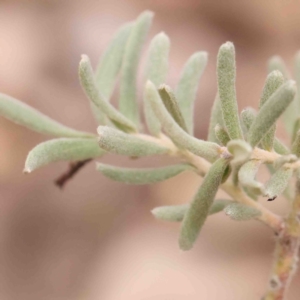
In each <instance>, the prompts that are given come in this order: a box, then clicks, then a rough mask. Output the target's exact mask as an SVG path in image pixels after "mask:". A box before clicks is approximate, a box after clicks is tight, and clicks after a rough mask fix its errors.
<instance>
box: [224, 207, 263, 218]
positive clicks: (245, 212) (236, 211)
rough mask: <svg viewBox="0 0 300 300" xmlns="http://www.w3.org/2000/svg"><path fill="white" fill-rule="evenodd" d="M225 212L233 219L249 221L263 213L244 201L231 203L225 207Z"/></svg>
mask: <svg viewBox="0 0 300 300" xmlns="http://www.w3.org/2000/svg"><path fill="white" fill-rule="evenodd" d="M224 212H225V214H226V215H227V216H229V217H230V218H231V219H232V220H236V221H248V220H251V219H255V218H258V217H259V216H260V215H261V212H260V211H259V210H258V209H256V208H254V207H250V206H247V205H245V204H242V203H231V204H229V205H228V206H226V207H225V209H224Z"/></svg>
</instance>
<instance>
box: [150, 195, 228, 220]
mask: <svg viewBox="0 0 300 300" xmlns="http://www.w3.org/2000/svg"><path fill="white" fill-rule="evenodd" d="M230 203H232V201H231V200H214V202H213V204H212V206H211V207H210V209H209V213H208V214H209V215H213V214H216V213H218V212H220V211H222V210H223V209H224V208H225V207H226V206H227V205H228V204H230ZM189 207H190V204H181V205H168V206H159V207H156V208H154V209H153V210H152V211H151V212H152V214H153V215H154V216H155V218H157V219H159V220H163V221H171V222H181V221H182V220H183V218H184V215H185V214H186V212H187V211H188V209H189Z"/></svg>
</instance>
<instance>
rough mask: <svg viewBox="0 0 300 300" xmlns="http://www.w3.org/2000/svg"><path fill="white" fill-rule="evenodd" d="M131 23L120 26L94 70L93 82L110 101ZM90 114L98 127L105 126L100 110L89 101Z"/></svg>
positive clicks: (104, 118) (105, 122) (105, 119)
mask: <svg viewBox="0 0 300 300" xmlns="http://www.w3.org/2000/svg"><path fill="white" fill-rule="evenodd" d="M131 28H132V23H129V24H125V25H124V26H122V27H121V28H120V29H119V30H118V31H117V32H116V34H115V35H114V36H113V38H112V40H111V42H110V43H109V45H108V46H107V48H106V49H105V50H104V53H103V55H102V56H101V59H100V61H99V64H98V66H97V69H96V74H95V80H96V84H97V87H98V88H99V91H101V93H102V95H103V96H104V97H105V98H106V99H107V101H109V100H110V98H111V95H112V92H113V89H114V86H115V83H116V79H117V76H118V74H119V72H120V69H121V65H122V58H123V54H124V48H125V45H126V41H127V39H128V36H129V34H130V31H131ZM90 105H91V109H92V112H93V114H94V116H95V119H96V121H97V122H98V124H99V125H100V124H101V125H106V124H107V118H106V116H105V114H104V113H103V112H102V111H101V109H100V108H99V107H98V106H96V105H95V104H94V103H93V102H92V101H90Z"/></svg>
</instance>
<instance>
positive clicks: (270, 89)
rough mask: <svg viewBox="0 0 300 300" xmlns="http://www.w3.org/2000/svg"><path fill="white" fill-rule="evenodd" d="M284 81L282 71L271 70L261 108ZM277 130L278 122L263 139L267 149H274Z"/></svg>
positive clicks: (262, 141)
mask: <svg viewBox="0 0 300 300" xmlns="http://www.w3.org/2000/svg"><path fill="white" fill-rule="evenodd" d="M283 83H284V77H283V75H282V73H281V72H280V71H278V70H275V71H273V72H271V73H270V74H269V75H268V77H267V80H266V83H265V86H264V89H263V92H262V95H261V98H260V103H259V107H260V108H261V107H262V106H263V105H264V104H265V103H266V102H267V100H268V99H269V98H270V97H271V96H272V95H273V94H274V93H275V92H276V90H277V89H278V88H279V87H280V86H281V85H282V84H283ZM275 131H276V124H274V125H273V126H272V127H271V129H270V130H269V131H268V132H267V133H266V135H265V136H264V137H263V139H262V140H261V145H262V148H263V149H265V150H267V151H272V150H273V144H274V137H275Z"/></svg>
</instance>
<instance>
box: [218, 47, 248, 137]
mask: <svg viewBox="0 0 300 300" xmlns="http://www.w3.org/2000/svg"><path fill="white" fill-rule="evenodd" d="M235 77H236V66H235V49H234V46H233V44H232V43H231V42H227V43H225V44H223V45H222V46H221V47H220V50H219V53H218V61H217V78H218V92H219V96H220V100H221V108H222V115H223V120H224V124H225V126H226V129H227V132H228V134H229V136H230V138H231V139H232V140H234V139H243V133H242V129H241V125H240V120H239V114H238V105H237V100H236V91H235Z"/></svg>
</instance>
